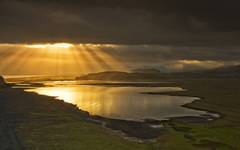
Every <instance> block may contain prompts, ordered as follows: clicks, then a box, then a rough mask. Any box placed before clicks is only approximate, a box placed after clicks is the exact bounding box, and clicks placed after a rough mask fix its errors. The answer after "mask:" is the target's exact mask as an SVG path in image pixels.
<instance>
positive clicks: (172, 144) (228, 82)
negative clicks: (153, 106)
mask: <svg viewBox="0 0 240 150" xmlns="http://www.w3.org/2000/svg"><path fill="white" fill-rule="evenodd" d="M167 81H168V82H167V83H163V85H164V86H180V87H183V88H185V89H188V91H184V92H171V93H145V94H170V95H184V96H185V95H188V96H196V97H201V98H202V100H197V101H194V102H193V103H191V104H188V105H186V106H185V107H189V108H194V109H200V110H208V111H212V112H217V113H219V114H221V116H222V117H221V118H220V119H217V120H214V121H211V122H209V121H205V120H201V119H197V118H193V117H182V118H172V119H171V120H169V121H165V122H161V123H162V124H163V126H164V129H151V128H149V126H147V125H149V124H152V123H154V124H159V122H157V121H153V120H152V121H151V120H148V121H147V122H146V123H137V122H128V121H121V120H111V119H105V118H101V117H95V116H90V115H89V114H88V113H86V112H83V111H80V110H78V109H77V108H76V107H75V106H73V105H71V104H66V103H64V102H63V101H59V100H55V99H54V98H51V97H47V96H40V95H37V94H35V93H26V92H24V91H23V90H21V89H12V88H10V87H3V88H0V108H1V109H0V117H1V118H0V119H1V124H0V131H1V132H0V143H1V144H0V149H3V150H5V149H6V150H7V149H13V150H14V149H19V150H21V149H29V150H32V149H33V150H35V149H36V150H79V149H83V150H103V149H104V150H113V149H114V150H136V149H137V150H141V149H142V150H148V149H152V150H154V149H156V150H157V149H167V150H179V149H184V150H188V149H189V150H191V149H192V150H198V149H200V150H202V149H203V150H204V149H206V150H208V149H209V150H212V149H217V150H218V149H220V150H221V149H223V150H224V149H233V150H235V149H240V109H239V108H240V79H231V78H228V79H227V78H218V79H213V78H212V79H210V78H208V79H206V78H202V79H184V80H182V79H179V80H178V79H174V80H173V79H169V80H167ZM159 84H160V83H159ZM101 122H105V123H106V127H109V128H112V129H115V130H121V131H122V132H124V133H125V134H127V135H128V137H129V136H130V137H132V138H130V139H129V138H127V137H126V136H125V135H122V134H120V133H119V132H116V131H112V130H110V129H108V128H106V127H103V126H102V123H101ZM133 137H134V138H133Z"/></svg>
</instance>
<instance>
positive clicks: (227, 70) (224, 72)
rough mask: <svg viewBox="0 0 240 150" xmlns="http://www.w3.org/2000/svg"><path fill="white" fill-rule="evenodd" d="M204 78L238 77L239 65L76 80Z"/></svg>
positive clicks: (97, 75) (107, 74)
mask: <svg viewBox="0 0 240 150" xmlns="http://www.w3.org/2000/svg"><path fill="white" fill-rule="evenodd" d="M205 77H213V78H218V77H233V78H237V77H240V65H238V66H229V67H221V68H216V69H211V70H204V71H197V72H178V73H161V72H160V71H157V70H152V69H150V70H149V69H146V70H145V69H139V70H135V72H132V73H129V72H119V71H106V72H99V73H90V74H87V75H83V76H80V77H76V79H77V80H107V81H157V80H163V79H166V78H167V79H169V78H205Z"/></svg>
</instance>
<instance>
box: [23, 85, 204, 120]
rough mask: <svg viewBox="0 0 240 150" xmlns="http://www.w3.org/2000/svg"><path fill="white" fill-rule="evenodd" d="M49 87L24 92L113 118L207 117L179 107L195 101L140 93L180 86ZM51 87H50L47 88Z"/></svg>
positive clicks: (177, 89) (200, 112) (176, 88)
mask: <svg viewBox="0 0 240 150" xmlns="http://www.w3.org/2000/svg"><path fill="white" fill-rule="evenodd" d="M46 85H49V87H48V86H47V87H40V88H35V89H26V91H29V92H36V93H38V94H41V95H48V96H54V97H56V98H57V99H59V100H64V101H65V102H68V103H73V104H76V105H77V106H78V107H79V108H80V109H82V110H85V111H88V112H89V113H90V114H94V115H100V116H103V117H108V118H115V119H128V120H143V119H146V118H151V119H158V120H163V119H167V118H168V117H176V116H199V115H203V114H206V112H204V111H197V110H192V109H188V108H184V107H182V105H184V104H186V103H191V102H192V101H194V100H195V99H196V98H193V97H180V96H167V95H166V96H165V95H146V94H140V93H141V92H160V91H179V90H182V89H181V88H179V87H106V86H105V87H104V86H90V85H77V84H74V82H73V83H69V82H56V83H54V82H52V83H51V84H46ZM50 85H51V86H50Z"/></svg>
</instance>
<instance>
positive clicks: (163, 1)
mask: <svg viewBox="0 0 240 150" xmlns="http://www.w3.org/2000/svg"><path fill="white" fill-rule="evenodd" d="M239 18H240V2H239V1H238V0H228V1H227V0H41V1H37V0H0V35H1V36H0V42H2V43H13V42H15V43H31V42H59V41H62V42H75V43H114V44H162V45H175V46H179V45H181V46H215V47H216V46H229V45H231V46H233V45H234V46H239V45H240V44H239V40H238V39H239V38H240V20H239Z"/></svg>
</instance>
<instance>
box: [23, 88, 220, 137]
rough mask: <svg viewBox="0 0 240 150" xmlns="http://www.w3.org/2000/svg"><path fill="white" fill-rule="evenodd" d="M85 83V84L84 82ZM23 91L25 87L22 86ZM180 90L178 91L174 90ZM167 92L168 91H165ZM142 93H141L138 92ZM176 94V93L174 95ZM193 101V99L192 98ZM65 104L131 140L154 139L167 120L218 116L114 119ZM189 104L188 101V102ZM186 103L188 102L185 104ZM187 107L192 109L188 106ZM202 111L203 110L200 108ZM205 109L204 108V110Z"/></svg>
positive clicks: (197, 120) (207, 119)
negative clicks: (138, 119) (141, 119)
mask: <svg viewBox="0 0 240 150" xmlns="http://www.w3.org/2000/svg"><path fill="white" fill-rule="evenodd" d="M86 85H87V84H86ZM21 90H23V92H26V91H24V90H25V89H24V88H22V89H21ZM176 92H180V91H176ZM30 93H34V94H36V95H38V96H45V97H50V98H54V99H55V100H57V101H63V100H59V99H57V98H56V97H51V96H46V95H40V94H37V93H35V92H30ZM165 93H168V92H165ZM139 94H142V93H139ZM162 95H169V94H162ZM174 96H176V95H174ZM194 101H195V100H194ZM63 102H64V103H66V104H71V105H73V106H74V107H75V109H76V108H77V109H79V111H81V112H83V113H86V114H87V115H88V119H87V121H89V120H90V122H92V123H95V124H100V125H101V126H103V127H104V128H107V129H110V130H111V131H113V132H121V133H120V134H122V135H124V137H125V138H128V139H133V140H136V139H137V140H140V141H142V140H154V139H156V138H158V137H159V136H161V135H162V134H163V133H164V132H165V127H164V125H163V124H166V123H167V124H168V123H169V122H171V121H173V120H178V121H180V122H187V123H204V122H210V121H213V120H216V119H218V118H215V117H213V116H211V114H209V115H206V116H179V117H169V118H166V119H164V120H157V119H151V118H145V119H143V121H137V120H127V119H126V120H125V119H114V118H106V117H103V116H98V115H92V114H90V113H89V112H87V111H84V110H82V109H80V108H78V107H77V106H76V105H74V104H72V103H67V102H65V101H63ZM189 104H190V103H189ZM185 105H188V104H185ZM185 105H182V106H181V107H187V106H185ZM189 109H193V108H191V107H189ZM194 110H199V109H194ZM202 111H203V110H202ZM204 111H206V110H204ZM206 112H207V113H210V111H208V110H207V111H206ZM160 125H161V126H162V127H161V128H159V127H158V128H156V127H154V126H160Z"/></svg>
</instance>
